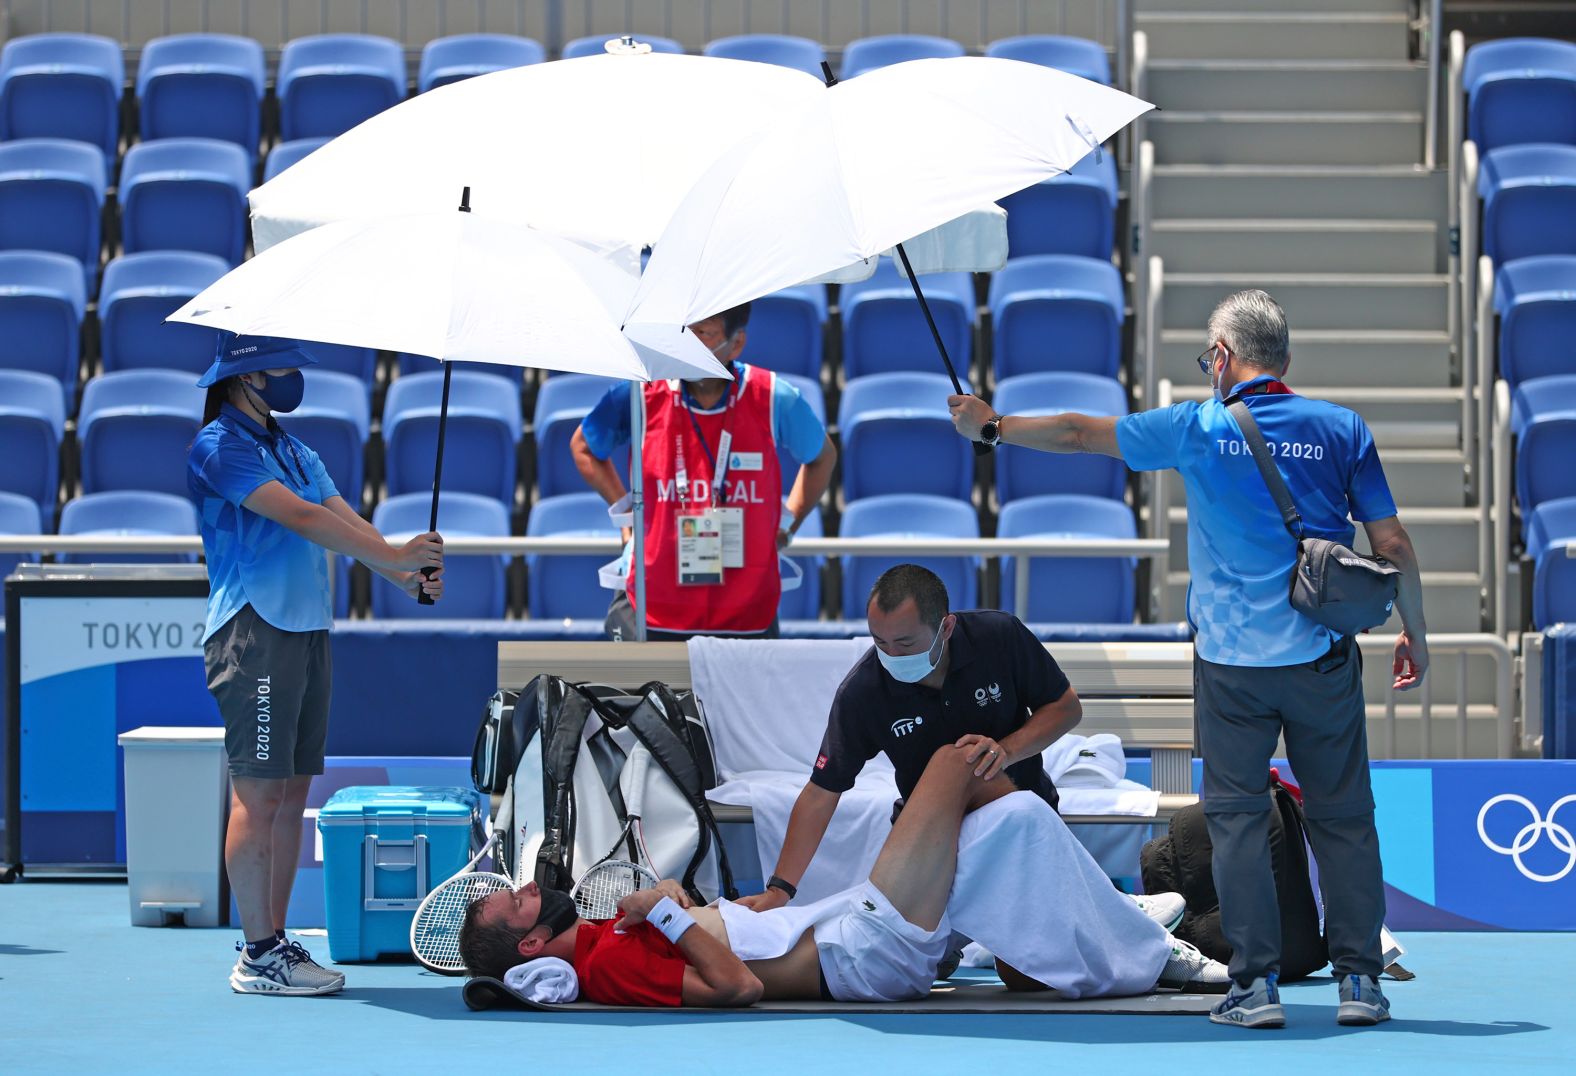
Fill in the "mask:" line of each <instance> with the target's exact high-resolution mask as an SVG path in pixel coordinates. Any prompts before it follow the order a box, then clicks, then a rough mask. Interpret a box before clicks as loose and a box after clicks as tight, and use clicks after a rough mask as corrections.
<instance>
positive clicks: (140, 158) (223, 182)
mask: <svg viewBox="0 0 1576 1076" xmlns="http://www.w3.org/2000/svg"><path fill="white" fill-rule="evenodd" d="M251 189H252V162H251V160H250V159H249V158H248V157H247V155H246V151H245V150H243V149H241V147H239V146H237V145H236V144H235V143H234V142H220V141H218V140H217V139H213V138H165V139H161V140H160V141H158V142H140V143H138V144H137V145H135V146H132V147H131V148H130V149H129V150H127V151H126V160H125V162H124V163H123V164H122V165H121V170H120V188H119V193H118V197H119V199H120V237H121V246H122V248H123V249H124V250H125V251H126V253H128V254H135V253H137V252H139V251H145V250H195V251H199V252H201V253H204V254H216V255H218V256H219V257H221V258H223V259H224V260H225V261H226V262H228V263H229V264H230V265H232V266H233V265H239V264H241V259H242V258H243V257H245V256H246V192H247V191H249V190H251Z"/></svg>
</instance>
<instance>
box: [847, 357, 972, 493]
mask: <svg viewBox="0 0 1576 1076" xmlns="http://www.w3.org/2000/svg"><path fill="white" fill-rule="evenodd" d="M950 395H952V383H951V382H950V381H948V380H947V378H946V377H945V376H944V375H942V374H872V375H871V376H870V377H863V378H859V379H858V380H856V381H850V382H849V383H848V387H847V388H846V389H844V390H843V398H842V401H841V403H840V405H839V407H838V412H837V425H838V428H839V429H840V430H841V431H842V434H843V450H842V455H841V459H842V463H843V496H844V498H846V499H847V500H848V501H850V502H852V501H856V500H859V499H860V498H863V497H874V496H877V495H879V494H883V493H930V494H934V495H936V496H940V497H951V498H954V499H957V500H963V501H967V500H968V499H969V492H970V490H972V489H973V486H974V453H973V451H972V450H971V449H970V447H969V443H968V442H967V441H965V440H964V439H963V438H961V437H959V436H958V435H957V432H956V431H955V430H954V429H953V428H952V418H951V416H950V415H949V414H948V413H947V397H948V396H950Z"/></svg>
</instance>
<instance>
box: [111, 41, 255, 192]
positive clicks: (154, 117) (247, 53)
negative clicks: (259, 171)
mask: <svg viewBox="0 0 1576 1076" xmlns="http://www.w3.org/2000/svg"><path fill="white" fill-rule="evenodd" d="M264 70H265V68H264V63H263V46H262V45H260V44H259V43H257V42H256V41H253V40H252V39H251V38H249V37H236V36H235V35H233V34H175V35H173V36H171V37H156V38H154V39H153V40H152V41H149V42H148V43H147V44H146V45H144V46H142V59H141V61H140V62H139V63H138V64H137V106H138V110H139V115H140V116H141V122H140V123H139V125H138V127H139V129H138V132H137V133H138V135H139V136H140V137H141V138H142V139H143V140H144V141H152V140H154V139H160V138H217V139H220V140H222V141H225V142H234V143H235V144H236V145H237V146H240V147H241V149H243V150H245V151H246V156H247V159H248V160H249V161H255V160H256V159H257V143H258V136H259V124H260V122H261V117H262V110H263V81H264Z"/></svg>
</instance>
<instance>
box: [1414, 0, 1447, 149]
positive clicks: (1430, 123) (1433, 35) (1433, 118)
mask: <svg viewBox="0 0 1576 1076" xmlns="http://www.w3.org/2000/svg"><path fill="white" fill-rule="evenodd" d="M1443 7H1444V3H1443V0H1429V2H1428V5H1427V8H1426V10H1424V11H1423V12H1421V13H1420V14H1421V19H1420V20H1419V27H1418V30H1419V32H1420V33H1421V34H1422V45H1423V58H1424V59H1425V60H1426V61H1427V63H1428V99H1427V100H1426V101H1425V102H1424V105H1423V108H1424V111H1423V167H1424V168H1427V169H1429V170H1430V171H1432V170H1433V168H1434V161H1435V160H1436V154H1437V152H1438V151H1437V145H1438V142H1439V31H1440V30H1443V29H1444V27H1445V23H1444V15H1443V11H1442V9H1443Z"/></svg>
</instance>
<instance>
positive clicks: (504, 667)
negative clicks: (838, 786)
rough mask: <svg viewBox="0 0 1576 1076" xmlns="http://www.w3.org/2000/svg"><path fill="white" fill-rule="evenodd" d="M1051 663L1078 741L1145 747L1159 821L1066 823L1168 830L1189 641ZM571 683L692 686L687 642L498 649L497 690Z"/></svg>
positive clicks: (1188, 692)
mask: <svg viewBox="0 0 1576 1076" xmlns="http://www.w3.org/2000/svg"><path fill="white" fill-rule="evenodd" d="M1047 649H1049V650H1050V651H1051V653H1052V655H1053V656H1054V657H1055V658H1056V661H1057V663H1058V664H1059V665H1060V666H1061V667H1062V670H1063V671H1064V672H1065V673H1066V674H1067V678H1068V679H1069V680H1070V681H1071V682H1072V685H1073V689H1074V690H1075V691H1077V692H1078V697H1079V698H1080V699H1082V700H1083V722H1082V724H1080V725H1079V726H1078V731H1079V733H1081V734H1083V735H1086V736H1087V735H1093V734H1094V733H1097V732H1109V733H1114V734H1116V735H1117V736H1120V737H1121V738H1122V743H1123V744H1124V745H1125V746H1127V747H1131V748H1139V749H1148V750H1149V752H1150V757H1151V759H1152V766H1153V770H1152V775H1151V779H1150V784H1151V786H1152V787H1153V788H1154V789H1155V790H1156V791H1157V792H1159V793H1160V809H1159V813H1158V814H1157V815H1156V816H1155V817H1153V818H1150V817H1142V816H1133V815H1073V816H1066V820H1067V821H1068V822H1069V823H1127V824H1142V825H1148V824H1151V823H1154V822H1157V821H1159V822H1164V821H1167V820H1169V819H1170V817H1171V816H1172V815H1173V814H1174V813H1176V811H1177V810H1179V809H1180V808H1182V807H1185V806H1187V805H1188V804H1191V803H1195V802H1197V799H1198V797H1197V796H1195V795H1194V794H1193V791H1192V788H1193V647H1192V646H1191V645H1190V644H1188V643H1054V644H1050V645H1048V647H1047ZM544 672H545V673H552V674H554V675H557V676H562V677H564V678H565V679H567V680H591V681H596V682H598V683H603V684H619V685H629V686H636V685H639V684H643V683H646V682H647V681H649V680H661V681H662V682H663V683H666V684H668V685H670V686H672V687H677V688H686V687H689V686H690V665H689V651H688V648H687V646H686V644H684V643H603V642H596V643H585V642H500V643H499V644H498V684H499V686H500V687H507V688H518V687H520V686H521V685H523V684H526V683H528V682H530V680H531V678H532V677H534V676H536V675H537V674H539V673H544ZM714 811H715V813H716V816H717V820H718V821H719V822H748V821H750V817H751V815H750V809H749V808H748V807H737V806H732V805H728V804H716V805H714Z"/></svg>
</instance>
